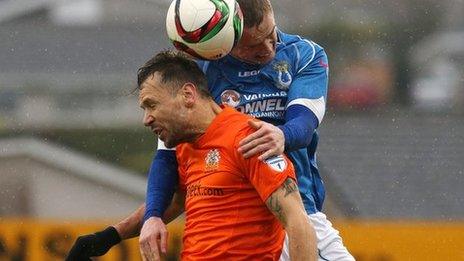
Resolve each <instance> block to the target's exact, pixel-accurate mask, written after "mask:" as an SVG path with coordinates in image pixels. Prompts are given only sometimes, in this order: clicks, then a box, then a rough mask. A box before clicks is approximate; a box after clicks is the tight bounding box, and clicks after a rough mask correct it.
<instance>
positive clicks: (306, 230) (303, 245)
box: [284, 210, 317, 261]
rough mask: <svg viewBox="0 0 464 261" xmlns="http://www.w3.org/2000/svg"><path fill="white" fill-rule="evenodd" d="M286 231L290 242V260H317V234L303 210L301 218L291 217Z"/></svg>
mask: <svg viewBox="0 0 464 261" xmlns="http://www.w3.org/2000/svg"><path fill="white" fill-rule="evenodd" d="M284 229H285V231H286V233H287V236H288V240H289V251H290V260H292V261H294V260H305V261H306V260H317V239H316V232H315V230H314V227H313V226H312V224H311V221H310V220H309V219H308V218H307V216H306V214H305V213H304V211H303V210H302V213H301V214H299V217H295V218H291V217H289V218H288V220H287V224H286V225H285V227H284Z"/></svg>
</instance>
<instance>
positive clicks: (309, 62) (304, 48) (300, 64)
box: [287, 39, 329, 124]
mask: <svg viewBox="0 0 464 261" xmlns="http://www.w3.org/2000/svg"><path fill="white" fill-rule="evenodd" d="M295 48H296V61H295V66H294V68H295V69H294V76H293V81H292V84H291V85H290V87H289V91H288V100H287V108H288V107H290V106H293V105H302V106H305V107H307V108H308V109H309V110H311V111H312V112H313V113H314V115H316V117H317V119H318V121H319V122H318V124H320V123H321V121H322V119H323V117H324V114H325V108H326V100H327V87H328V76H329V66H328V59H327V55H326V53H325V51H324V49H323V48H322V47H321V46H319V45H317V44H316V43H314V42H312V41H309V40H305V39H302V40H301V41H299V42H298V43H296V44H295Z"/></svg>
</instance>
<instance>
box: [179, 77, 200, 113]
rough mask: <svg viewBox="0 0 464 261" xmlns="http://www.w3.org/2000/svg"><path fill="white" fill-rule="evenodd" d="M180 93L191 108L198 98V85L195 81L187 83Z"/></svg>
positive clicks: (186, 104)
mask: <svg viewBox="0 0 464 261" xmlns="http://www.w3.org/2000/svg"><path fill="white" fill-rule="evenodd" d="M180 95H181V97H182V100H183V102H184V104H185V106H186V107H187V108H191V107H193V105H194V104H195V102H196V101H197V99H198V92H197V87H196V86H195V84H193V83H190V82H188V83H185V84H184V85H183V86H182V88H181V89H180Z"/></svg>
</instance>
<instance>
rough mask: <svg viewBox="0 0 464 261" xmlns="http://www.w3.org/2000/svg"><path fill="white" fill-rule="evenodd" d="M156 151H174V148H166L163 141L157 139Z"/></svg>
mask: <svg viewBox="0 0 464 261" xmlns="http://www.w3.org/2000/svg"><path fill="white" fill-rule="evenodd" d="M158 150H176V148H175V147H174V148H167V147H166V145H164V141H162V140H160V139H159V138H158Z"/></svg>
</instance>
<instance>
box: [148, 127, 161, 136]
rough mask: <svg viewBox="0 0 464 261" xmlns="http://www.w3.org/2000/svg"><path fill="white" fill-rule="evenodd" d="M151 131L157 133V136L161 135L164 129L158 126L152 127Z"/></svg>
mask: <svg viewBox="0 0 464 261" xmlns="http://www.w3.org/2000/svg"><path fill="white" fill-rule="evenodd" d="M151 131H152V132H153V133H154V134H155V135H156V136H158V137H159V136H161V132H162V131H163V129H161V128H156V127H152V128H151Z"/></svg>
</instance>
